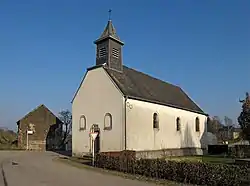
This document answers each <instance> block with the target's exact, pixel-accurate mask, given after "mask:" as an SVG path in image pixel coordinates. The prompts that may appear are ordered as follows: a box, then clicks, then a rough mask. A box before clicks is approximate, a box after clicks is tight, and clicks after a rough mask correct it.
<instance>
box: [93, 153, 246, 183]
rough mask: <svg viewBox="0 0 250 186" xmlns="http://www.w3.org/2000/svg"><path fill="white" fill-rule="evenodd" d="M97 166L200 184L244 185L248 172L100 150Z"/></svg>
mask: <svg viewBox="0 0 250 186" xmlns="http://www.w3.org/2000/svg"><path fill="white" fill-rule="evenodd" d="M96 166H97V167H100V168H104V169H111V170H116V171H122V172H127V173H131V174H139V175H143V176H147V177H152V178H157V179H167V180H172V181H177V182H183V183H189V184H197V185H211V186H215V185H220V186H223V185H227V186H229V185H232V186H233V185H241V183H242V179H245V178H246V176H247V167H246V166H236V165H225V164H209V163H202V162H177V161H166V160H164V159H140V160H136V159H135V158H133V157H132V158H131V157H130V158H126V157H124V156H116V157H112V156H108V155H105V154H98V155H97V157H96Z"/></svg>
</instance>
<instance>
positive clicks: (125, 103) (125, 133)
mask: <svg viewBox="0 0 250 186" xmlns="http://www.w3.org/2000/svg"><path fill="white" fill-rule="evenodd" d="M127 100H128V96H125V102H124V106H125V108H124V111H125V113H124V138H125V141H124V150H127Z"/></svg>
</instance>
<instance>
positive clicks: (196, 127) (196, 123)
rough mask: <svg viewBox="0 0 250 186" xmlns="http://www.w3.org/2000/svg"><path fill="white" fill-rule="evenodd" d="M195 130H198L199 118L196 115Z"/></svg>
mask: <svg viewBox="0 0 250 186" xmlns="http://www.w3.org/2000/svg"><path fill="white" fill-rule="evenodd" d="M195 131H196V132H199V131H200V120H199V118H198V117H196V119H195Z"/></svg>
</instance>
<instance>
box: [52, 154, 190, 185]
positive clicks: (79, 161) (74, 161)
mask: <svg viewBox="0 0 250 186" xmlns="http://www.w3.org/2000/svg"><path fill="white" fill-rule="evenodd" d="M54 161H59V162H62V163H66V164H68V165H71V166H73V167H76V168H79V169H87V170H89V171H95V172H100V173H103V174H109V175H114V176H120V177H123V178H125V179H132V180H139V181H143V182H148V183H156V184H159V185H166V186H181V185H183V184H182V183H176V182H173V181H169V180H162V179H154V178H148V177H145V176H141V175H132V174H126V173H123V172H118V171H111V170H107V169H102V168H97V167H92V166H89V165H86V164H85V163H89V162H90V160H89V159H83V158H73V157H71V158H55V159H54ZM186 185H187V184H186Z"/></svg>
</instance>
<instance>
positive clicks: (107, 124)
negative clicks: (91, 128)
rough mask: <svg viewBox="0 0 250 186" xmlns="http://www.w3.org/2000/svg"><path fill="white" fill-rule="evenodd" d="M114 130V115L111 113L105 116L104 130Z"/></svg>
mask: <svg viewBox="0 0 250 186" xmlns="http://www.w3.org/2000/svg"><path fill="white" fill-rule="evenodd" d="M111 129H112V115H111V114H110V113H107V114H105V116H104V130H111Z"/></svg>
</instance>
